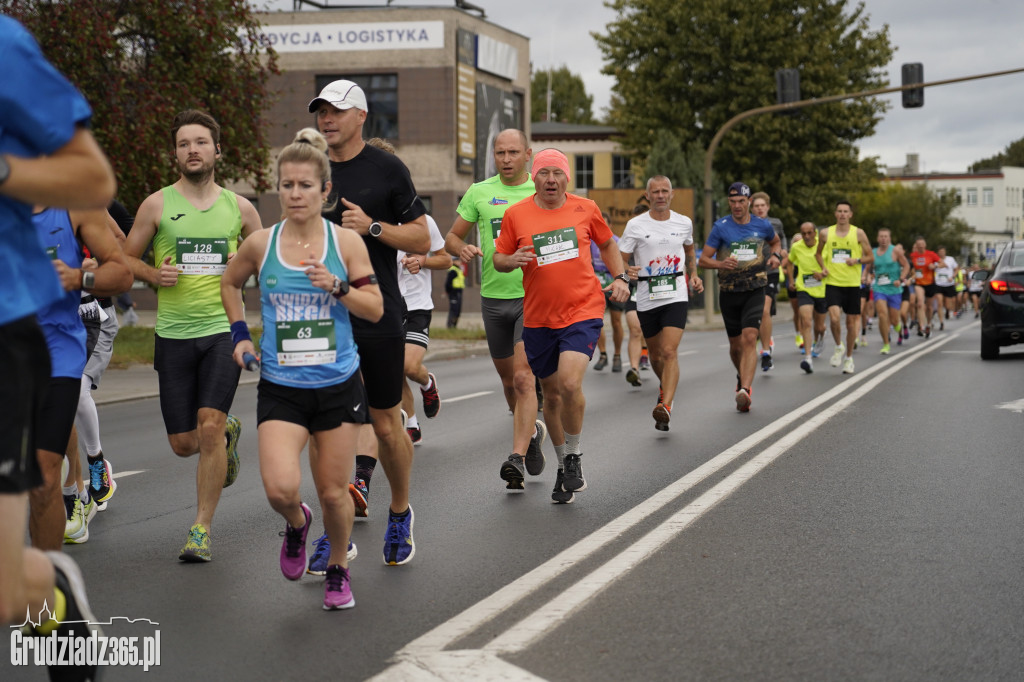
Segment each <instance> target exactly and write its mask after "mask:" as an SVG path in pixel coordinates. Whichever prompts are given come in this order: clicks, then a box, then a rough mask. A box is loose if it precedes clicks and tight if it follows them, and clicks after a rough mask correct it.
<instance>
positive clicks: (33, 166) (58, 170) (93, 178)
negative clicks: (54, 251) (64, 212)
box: [0, 127, 117, 210]
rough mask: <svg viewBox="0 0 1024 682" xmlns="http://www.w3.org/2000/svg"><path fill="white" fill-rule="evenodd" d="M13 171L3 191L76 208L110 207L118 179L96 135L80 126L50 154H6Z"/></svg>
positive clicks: (31, 200) (30, 200) (38, 202)
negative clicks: (115, 177)
mask: <svg viewBox="0 0 1024 682" xmlns="http://www.w3.org/2000/svg"><path fill="white" fill-rule="evenodd" d="M4 158H5V159H6V160H7V163H8V164H9V165H10V175H9V176H8V178H7V180H5V181H4V184H3V185H0V195H4V196H8V197H11V198H12V199H16V200H18V201H21V202H24V203H26V204H36V205H39V206H55V207H60V208H69V209H70V208H75V209H85V210H89V209H100V208H106V207H107V206H108V205H110V202H111V201H113V199H114V192H115V190H116V189H117V181H116V180H115V179H114V171H113V169H112V168H111V167H110V162H109V161H107V157H106V156H105V155H104V154H103V151H102V150H101V149H100V146H99V145H98V144H97V143H96V139H95V138H94V137H93V136H92V133H90V132H89V131H88V130H87V129H86V128H82V127H79V128H77V129H76V130H75V132H74V134H73V135H72V136H71V139H70V140H69V141H68V143H67V144H65V145H64V146H63V147H61V148H60V149H58V150H57V151H55V152H54V153H53V154H49V155H47V156H40V157H37V158H33V159H26V158H22V157H19V156H15V155H13V154H5V155H4Z"/></svg>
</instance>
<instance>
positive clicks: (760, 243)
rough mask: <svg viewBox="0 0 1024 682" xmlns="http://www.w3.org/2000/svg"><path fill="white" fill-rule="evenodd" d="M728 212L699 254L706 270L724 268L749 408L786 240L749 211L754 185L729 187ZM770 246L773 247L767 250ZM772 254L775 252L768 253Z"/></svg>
mask: <svg viewBox="0 0 1024 682" xmlns="http://www.w3.org/2000/svg"><path fill="white" fill-rule="evenodd" d="M728 196H729V212H730V214H731V215H727V216H725V217H724V218H720V219H719V220H717V221H716V222H715V224H714V225H713V226H712V227H711V234H709V235H708V239H707V242H706V243H705V244H704V249H703V251H702V252H701V254H700V262H699V265H700V267H702V268H711V269H715V270H719V271H720V274H719V280H720V284H721V288H722V291H721V293H720V295H719V305H720V307H721V309H722V320H723V321H724V322H725V333H726V335H727V336H728V337H729V359H730V360H732V364H733V366H734V367H735V368H736V396H735V397H736V409H737V410H739V411H740V412H748V411H749V410H750V404H751V399H752V395H753V387H752V384H753V383H754V374H755V371H756V369H757V339H758V335H759V334H760V331H761V317H762V316H763V314H764V297H765V293H764V290H765V286H767V284H768V275H767V268H768V267H775V268H777V267H779V265H780V264H781V263H782V254H781V253H779V247H780V246H781V242H780V240H779V237H778V235H777V234H775V229H774V228H773V227H772V225H771V223H769V222H768V221H767V220H764V219H763V218H758V217H757V216H751V215H750V188H749V187H747V186H746V185H745V184H743V183H742V182H734V183H732V184H731V185H729V191H728ZM765 245H768V247H769V248H768V249H767V254H766V249H765ZM769 254H770V255H769Z"/></svg>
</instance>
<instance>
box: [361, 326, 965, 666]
mask: <svg viewBox="0 0 1024 682" xmlns="http://www.w3.org/2000/svg"><path fill="white" fill-rule="evenodd" d="M960 333H961V332H957V333H954V334H951V335H949V336H948V337H947V338H945V339H942V340H936V341H932V342H931V343H927V344H923V345H920V346H917V347H916V348H914V349H913V350H909V351H905V352H902V353H899V354H897V355H894V356H891V357H889V358H886V359H885V360H883V361H881V362H880V363H878V364H876V365H874V366H873V367H871V368H869V369H867V370H865V371H864V372H861V373H859V374H856V375H854V376H853V377H849V378H847V379H846V380H844V381H843V382H842V383H841V384H838V385H837V386H835V387H833V388H832V389H831V390H829V391H827V392H825V393H823V394H822V395H820V396H818V397H817V398H814V399H813V400H811V401H809V402H807V403H805V404H804V405H803V406H801V407H799V408H797V409H796V410H794V411H792V412H790V413H789V414H787V415H786V416H785V417H782V418H780V419H777V420H776V421H775V422H773V423H772V424H770V425H768V426H766V427H764V428H762V429H761V430H760V431H758V432H756V433H754V434H752V435H750V436H748V437H747V438H745V439H743V440H742V441H740V442H739V443H736V444H735V445H733V446H732V447H730V448H727V449H726V450H724V451H723V452H721V453H719V454H718V455H717V456H715V457H714V458H713V459H711V460H709V461H708V462H705V463H704V464H703V465H701V466H700V467H698V468H697V469H694V470H693V471H691V472H690V473H688V474H687V475H685V476H683V477H682V478H680V479H679V480H677V481H675V482H674V483H671V484H670V485H668V486H667V487H666V488H664V489H662V490H661V491H659V492H657V493H655V494H654V495H653V496H651V497H650V498H648V499H647V500H645V501H644V502H642V503H640V504H639V505H637V506H636V507H634V508H633V509H631V510H629V511H628V512H626V513H625V514H623V515H621V516H620V517H619V518H618V519H616V520H615V521H612V522H611V523H609V524H607V525H605V526H604V527H602V528H599V529H597V530H596V531H594V532H593V533H591V534H590V535H588V536H586V537H585V538H583V539H581V540H579V541H578V542H576V543H575V544H574V545H572V546H570V547H569V548H567V549H565V550H563V551H562V552H560V553H559V554H557V555H555V556H554V557H553V558H551V559H549V560H548V561H546V562H545V563H543V564H541V565H540V566H538V567H537V568H535V569H533V570H532V571H530V572H529V573H527V574H525V575H523V576H522V577H520V578H518V579H517V580H514V581H513V582H511V583H509V584H508V585H506V586H505V587H503V588H501V589H499V590H498V591H497V592H495V593H494V594H492V595H491V596H489V597H487V598H485V599H483V600H481V601H479V602H477V603H476V604H474V605H472V606H470V607H469V608H467V609H466V610H464V611H463V612H462V613H460V614H458V615H456V616H455V617H453V618H451V619H449V620H448V621H447V622H445V623H442V624H441V625H438V626H437V627H435V628H434V629H432V630H430V631H429V632H427V633H425V634H423V635H422V636H420V637H418V638H417V639H415V640H413V641H412V642H410V643H409V644H407V645H406V646H405V647H403V648H402V649H401V650H400V651H399V652H397V654H396V656H395V658H396V660H397V661H398V663H396V664H395V665H394V666H392V667H391V668H388V669H387V670H385V671H384V672H382V673H381V674H380V675H378V676H377V677H375V678H373V679H374V680H379V681H381V682H383V681H384V680H394V679H401V680H416V681H419V680H438V679H460V678H458V677H455V676H453V677H451V678H447V677H442V676H441V675H444V674H446V672H445V670H442V669H441V666H442V663H443V662H446V661H450V660H451V659H450V656H451V655H454V654H460V655H461V656H462V657H463V658H462V659H460V660H463V661H464V662H465V661H466V659H467V658H468V659H470V660H472V661H475V662H478V663H482V664H484V666H483V670H487V672H489V673H492V674H493V675H501V674H505V673H508V672H510V671H508V670H507V666H508V664H507V663H504V662H501V669H500V670H499V669H498V668H496V667H494V668H492V667H488V666H487V665H486V663H487V662H489V661H490V662H495V661H497V659H495V658H487V657H485V656H481V655H480V654H474V653H471V652H463V651H459V652H453V651H447V652H445V651H443V650H444V649H445V648H446V647H448V646H450V645H451V644H453V643H454V642H456V641H457V640H459V639H461V638H462V637H464V636H466V635H469V634H470V633H472V632H473V631H475V630H476V629H477V628H479V627H480V626H482V625H484V624H485V623H487V622H488V621H490V620H491V619H492V618H494V617H496V616H498V615H500V614H503V613H506V612H507V611H508V610H509V609H510V608H511V607H512V606H513V605H514V604H516V603H517V602H519V601H521V600H523V599H525V598H526V597H527V596H529V595H531V594H532V593H534V592H535V591H537V590H538V589H540V588H541V587H543V586H545V585H547V584H548V583H549V582H551V581H552V580H554V579H555V578H557V577H559V576H560V575H562V574H563V573H565V572H566V571H568V570H570V569H572V568H574V567H575V566H577V565H578V564H579V563H581V562H582V561H584V560H585V559H587V558H589V557H590V556H591V555H593V554H594V553H595V552H597V551H599V550H601V549H602V548H604V547H605V546H607V545H608V544H610V543H612V542H617V541H618V542H621V539H622V538H623V537H628V531H629V530H630V529H631V528H633V527H635V526H636V525H638V524H639V523H640V522H642V521H643V520H644V519H645V518H647V517H649V516H650V515H651V514H653V513H655V512H657V511H659V510H660V509H662V508H663V507H665V506H667V505H668V504H670V503H671V502H673V501H674V500H676V499H677V498H678V497H680V496H681V495H682V494H684V493H685V492H686V491H688V490H690V489H691V488H693V487H694V486H696V485H697V484H698V483H700V482H701V481H703V480H705V479H706V478H708V477H709V476H711V475H712V474H714V473H715V472H717V471H719V470H721V469H722V468H724V467H726V466H728V465H729V464H730V463H732V462H734V461H735V460H736V459H738V458H739V457H741V456H743V455H745V454H747V453H748V452H749V451H750V450H752V449H753V448H754V446H755V445H757V444H759V443H760V442H762V441H764V440H767V439H770V438H772V437H773V436H775V435H776V434H779V433H781V434H783V435H781V436H780V437H779V438H778V440H776V441H773V442H772V444H771V445H769V446H768V447H767V448H766V449H764V450H763V451H762V452H760V454H758V455H756V456H755V457H754V458H752V459H751V460H750V461H749V462H747V463H746V464H743V465H742V466H740V468H739V469H737V470H736V471H735V472H734V473H733V474H731V475H730V476H729V477H727V478H726V479H725V480H723V481H722V482H721V483H719V484H718V485H716V486H715V487H713V488H712V489H711V490H709V491H707V492H706V493H704V494H703V495H701V496H700V497H699V498H697V499H696V500H695V501H694V502H692V503H690V504H689V505H687V506H686V507H684V508H683V509H682V510H680V511H678V512H676V513H675V514H674V515H673V516H672V517H671V518H670V519H669V520H667V521H665V522H664V523H662V524H661V525H660V526H658V527H657V528H655V529H654V530H652V531H650V532H649V533H648V534H647V535H645V536H644V537H643V538H641V539H640V540H639V541H637V542H636V543H634V544H633V545H631V546H630V547H629V548H627V549H626V550H625V551H623V552H621V553H620V554H619V555H618V556H616V557H615V558H613V559H612V560H611V561H609V562H608V563H606V564H605V565H604V566H602V567H601V568H599V569H598V570H595V571H593V572H592V573H591V574H590V575H588V576H587V577H586V578H584V579H583V580H581V581H579V582H577V583H576V584H575V585H574V586H573V587H571V588H569V589H568V590H567V591H565V592H562V593H561V594H560V595H559V598H558V599H557V600H552V602H550V603H548V604H547V605H545V606H543V607H541V608H539V609H537V610H536V611H534V612H533V613H531V614H530V615H528V616H526V617H525V618H524V619H522V620H520V621H519V623H518V624H516V625H514V626H512V627H511V628H510V629H508V630H506V631H505V632H504V633H501V634H499V635H498V636H497V637H495V638H494V639H492V640H491V642H490V643H489V644H488V645H487V646H486V647H484V649H483V651H484V652H490V653H492V654H498V653H508V652H515V651H521V650H522V649H523V648H525V647H526V646H529V645H530V644H531V643H532V642H534V641H536V640H537V638H539V637H540V636H542V635H543V634H545V633H546V632H548V631H550V630H551V629H552V628H554V627H556V626H557V625H559V624H560V623H561V622H562V621H563V620H565V619H566V618H567V617H568V616H569V615H570V613H571V612H572V610H573V609H574V608H577V607H578V606H579V605H580V604H583V603H585V602H586V601H587V600H589V599H592V598H593V597H594V595H595V594H597V593H598V592H599V591H600V590H602V589H604V588H605V587H607V585H608V584H609V583H610V582H612V581H614V580H617V579H619V578H621V577H623V576H624V575H626V573H627V572H628V571H629V570H630V569H632V568H634V567H635V566H636V565H638V564H639V563H640V562H641V561H642V560H643V559H645V558H646V557H648V556H650V555H651V554H652V553H653V552H654V551H656V550H657V549H659V548H660V547H661V546H662V545H664V544H665V543H666V542H668V541H669V540H671V539H672V538H674V537H675V536H676V535H678V534H679V533H680V532H682V531H683V530H685V529H686V528H687V527H688V526H689V525H690V524H691V523H692V522H693V521H694V520H696V519H697V518H699V516H700V515H701V514H703V513H704V512H706V511H708V510H709V509H711V508H713V507H714V506H715V505H716V504H717V503H718V502H720V501H721V500H723V499H725V498H726V497H728V496H729V495H731V494H732V493H733V492H735V491H736V490H737V489H738V488H739V487H740V486H742V485H743V483H745V482H746V481H748V480H749V479H750V478H751V477H753V476H754V475H755V474H756V473H757V472H759V471H760V470H762V469H763V468H765V467H766V466H768V465H769V464H770V463H771V462H772V461H774V460H775V459H776V458H777V457H778V456H780V455H781V454H782V453H783V452H785V451H786V450H787V449H789V448H790V447H792V446H793V445H795V444H796V443H798V442H799V441H800V439H801V438H803V437H805V435H806V433H809V432H810V431H811V430H813V429H814V428H818V427H819V426H820V425H821V424H823V423H824V422H825V421H826V420H827V419H829V418H831V417H832V416H834V415H836V414H838V413H839V412H840V411H841V410H842V409H844V408H845V407H846V406H847V405H848V404H850V403H852V402H853V401H855V400H858V399H860V398H861V397H863V396H864V395H866V394H867V393H868V392H869V391H870V390H871V389H872V388H874V387H875V386H877V385H878V384H879V383H881V382H882V381H884V380H885V379H887V378H889V377H890V376H891V375H892V374H894V373H896V372H897V371H899V370H901V369H903V368H904V367H905V366H907V365H909V364H910V363H911V362H913V361H914V360H916V359H917V358H918V357H919V356H922V355H925V354H927V353H931V352H932V351H934V350H937V349H939V348H940V347H941V346H943V345H945V344H946V343H948V342H949V341H952V340H953V339H954V338H956V337H958V336H959V335H960ZM875 375H878V376H877V377H875ZM872 377H875V378H872ZM851 391H852V392H851ZM847 393H848V394H849V395H848V396H847V397H846V398H842V399H840V398H841V397H842V396H843V394H847ZM833 401H835V402H833ZM818 410H820V413H819V412H818ZM809 413H815V416H812V417H811V418H810V419H809V420H807V421H806V422H804V423H800V420H802V419H804V418H805V416H806V415H808V414H809ZM794 423H796V424H795V425H794ZM791 429H792V430H791ZM434 666H438V667H434ZM483 670H480V671H479V672H480V676H479V677H478V679H498V677H494V676H489V675H484V674H483ZM399 672H401V673H402V674H401V675H400V676H399V677H396V676H395V675H396V674H397V673H399Z"/></svg>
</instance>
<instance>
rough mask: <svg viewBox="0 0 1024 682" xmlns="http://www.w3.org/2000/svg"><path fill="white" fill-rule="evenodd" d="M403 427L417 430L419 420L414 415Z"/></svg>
mask: <svg viewBox="0 0 1024 682" xmlns="http://www.w3.org/2000/svg"><path fill="white" fill-rule="evenodd" d="M405 427H406V428H408V429H418V428H419V427H420V420H419V419H417V418H416V415H412V416H411V417H409V418H408V419H407V420H406V421H405Z"/></svg>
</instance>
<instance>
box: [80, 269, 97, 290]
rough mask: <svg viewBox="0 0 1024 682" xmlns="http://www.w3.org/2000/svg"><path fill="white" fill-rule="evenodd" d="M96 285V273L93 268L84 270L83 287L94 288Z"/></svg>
mask: <svg viewBox="0 0 1024 682" xmlns="http://www.w3.org/2000/svg"><path fill="white" fill-rule="evenodd" d="M95 286H96V273H95V272H93V271H92V270H82V288H83V289H92V288H93V287H95Z"/></svg>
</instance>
